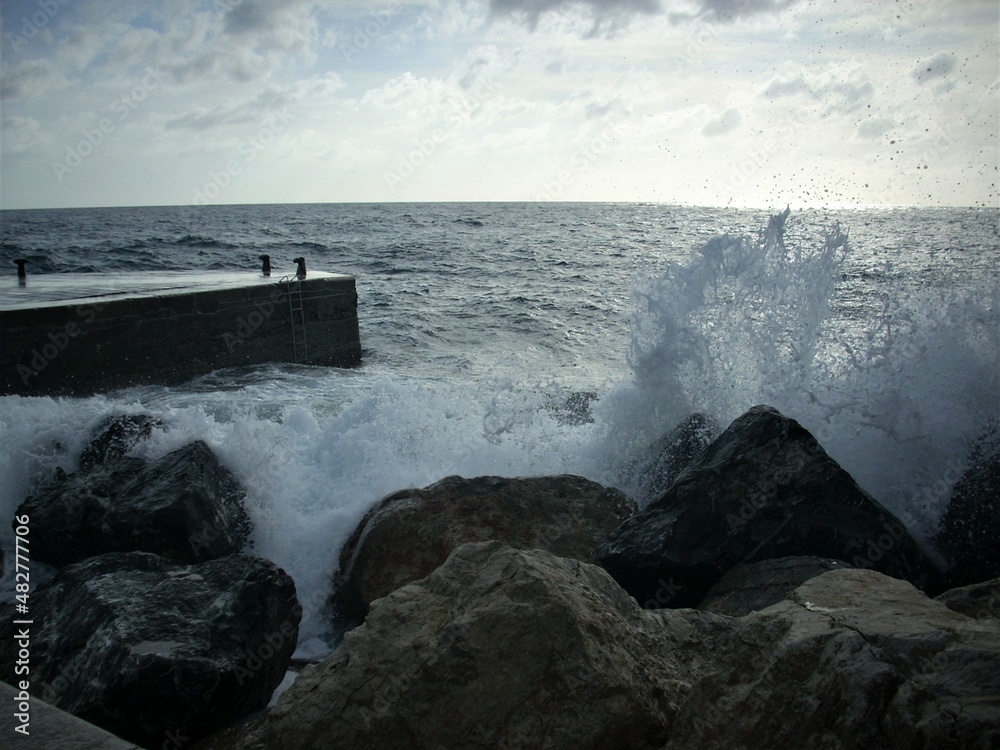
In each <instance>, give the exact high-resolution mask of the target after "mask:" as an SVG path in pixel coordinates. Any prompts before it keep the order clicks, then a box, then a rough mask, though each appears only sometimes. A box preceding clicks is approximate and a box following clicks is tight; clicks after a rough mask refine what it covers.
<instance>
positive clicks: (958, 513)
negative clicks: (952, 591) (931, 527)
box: [935, 429, 1000, 587]
mask: <svg viewBox="0 0 1000 750" xmlns="http://www.w3.org/2000/svg"><path fill="white" fill-rule="evenodd" d="M968 464H969V467H968V469H966V471H965V473H964V474H963V475H962V476H961V477H960V478H959V480H958V482H956V483H955V486H954V488H953V489H952V493H951V499H950V500H949V501H948V508H947V509H946V510H945V513H944V515H943V516H942V518H941V528H940V530H939V532H938V535H937V537H936V538H935V544H936V546H937V548H938V549H940V550H941V552H943V553H944V556H945V558H946V559H947V560H948V563H949V565H950V568H949V570H948V582H949V584H950V585H951V586H956V587H957V586H965V585H968V584H972V583H979V582H980V581H986V580H988V579H991V578H997V577H1000V544H997V540H998V539H1000V429H996V430H994V431H993V432H991V433H989V434H987V435H986V436H984V437H983V438H980V440H979V441H978V442H977V443H976V445H975V446H974V448H973V450H972V451H971V453H970V455H969V461H968Z"/></svg>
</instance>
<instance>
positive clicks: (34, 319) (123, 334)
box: [0, 276, 361, 396]
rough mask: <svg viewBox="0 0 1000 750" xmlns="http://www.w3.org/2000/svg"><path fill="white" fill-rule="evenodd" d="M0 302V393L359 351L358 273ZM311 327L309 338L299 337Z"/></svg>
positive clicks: (83, 391)
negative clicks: (3, 305)
mask: <svg viewBox="0 0 1000 750" xmlns="http://www.w3.org/2000/svg"><path fill="white" fill-rule="evenodd" d="M289 291H291V292H292V295H293V299H295V303H296V306H297V303H298V300H297V291H296V285H295V283H294V282H293V283H292V284H288V283H287V282H277V281H276V282H274V283H273V284H256V285H248V286H245V287H238V288H227V289H215V290H211V289H209V290H199V291H192V292H180V293H170V294H163V295H158V296H136V297H127V298H122V299H115V298H103V299H98V300H93V301H91V300H82V301H81V302H80V303H79V304H67V305H59V306H49V307H37V308H31V309H13V310H0V395H9V394H19V395H23V396H41V395H89V394H93V393H98V392H103V391H108V390H113V389H116V388H123V387H128V386H132V385H139V384H147V383H156V384H162V385H171V384H176V383H181V382H184V381H186V380H189V379H191V378H193V377H196V376H198V375H203V374H205V373H208V372H211V371H212V370H217V369H221V368H225V367H239V366H246V365H259V364H263V363H267V362H279V363H291V362H300V363H303V364H313V365H332V366H340V367H348V366H351V365H355V364H358V363H359V362H360V360H361V341H360V334H359V330H358V310H357V307H358V296H357V292H356V290H355V283H354V279H353V278H352V277H350V276H337V277H318V278H313V279H305V280H303V281H302V282H301V295H302V309H303V313H302V315H301V317H300V314H299V313H294V318H295V320H296V321H297V322H298V321H300V320H301V319H302V318H304V321H305V325H304V327H303V326H300V327H299V330H298V334H297V335H295V336H294V338H295V339H297V340H298V342H299V346H298V347H297V349H298V351H296V346H295V345H294V344H293V326H292V320H293V313H292V311H291V309H290V305H289ZM303 329H304V339H305V347H303V346H301V341H302V332H303Z"/></svg>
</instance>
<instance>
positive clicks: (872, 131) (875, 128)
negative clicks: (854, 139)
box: [858, 117, 896, 140]
mask: <svg viewBox="0 0 1000 750" xmlns="http://www.w3.org/2000/svg"><path fill="white" fill-rule="evenodd" d="M894 127H896V121H895V120H894V119H892V118H891V117H873V118H871V119H868V120H865V121H864V122H862V123H860V124H859V125H858V137H859V138H864V139H866V140H874V139H875V138H879V137H881V136H883V135H885V134H886V133H888V132H889V131H890V130H892V129H893V128H894Z"/></svg>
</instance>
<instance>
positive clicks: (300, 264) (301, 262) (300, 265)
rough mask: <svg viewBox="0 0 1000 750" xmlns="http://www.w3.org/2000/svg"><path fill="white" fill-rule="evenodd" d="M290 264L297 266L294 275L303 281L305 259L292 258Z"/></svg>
mask: <svg viewBox="0 0 1000 750" xmlns="http://www.w3.org/2000/svg"><path fill="white" fill-rule="evenodd" d="M292 262H293V263H295V264H297V265H298V268H297V269H296V271H295V275H296V276H298V277H299V278H300V279H304V278H305V277H306V259H305V258H293V259H292Z"/></svg>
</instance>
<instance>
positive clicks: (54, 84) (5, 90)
mask: <svg viewBox="0 0 1000 750" xmlns="http://www.w3.org/2000/svg"><path fill="white" fill-rule="evenodd" d="M65 83H66V81H65V78H63V76H62V75H61V74H60V73H59V71H58V70H56V67H55V66H54V65H53V64H52V62H51V61H49V60H41V59H39V60H25V61H24V62H22V63H19V64H18V65H15V66H13V67H9V66H4V69H3V78H2V79H0V99H3V100H4V101H7V100H11V99H24V98H28V97H36V96H41V95H43V94H45V93H47V92H49V91H51V90H53V89H57V88H59V87H61V86H63V85H64V84H65Z"/></svg>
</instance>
